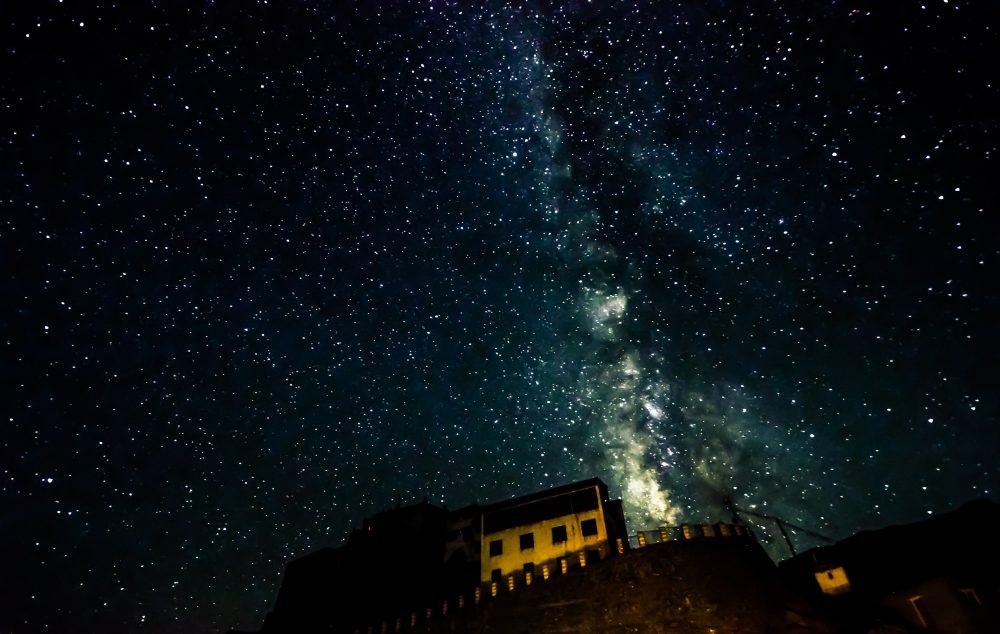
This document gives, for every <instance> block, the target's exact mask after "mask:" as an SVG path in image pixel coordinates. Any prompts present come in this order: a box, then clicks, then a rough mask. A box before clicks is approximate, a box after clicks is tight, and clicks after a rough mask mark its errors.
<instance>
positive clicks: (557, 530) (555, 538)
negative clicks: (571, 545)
mask: <svg viewBox="0 0 1000 634" xmlns="http://www.w3.org/2000/svg"><path fill="white" fill-rule="evenodd" d="M566 540H567V537H566V525H565V524H563V525H562V526H553V527H552V543H553V544H561V543H563V542H565V541H566Z"/></svg>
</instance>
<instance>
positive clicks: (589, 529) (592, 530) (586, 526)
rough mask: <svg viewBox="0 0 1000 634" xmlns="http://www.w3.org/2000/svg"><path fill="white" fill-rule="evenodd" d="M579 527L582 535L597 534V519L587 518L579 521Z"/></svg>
mask: <svg viewBox="0 0 1000 634" xmlns="http://www.w3.org/2000/svg"><path fill="white" fill-rule="evenodd" d="M580 528H581V529H582V530H583V536H584V537H590V536H591V535H596V534H597V520H596V519H589V520H583V521H582V522H580Z"/></svg>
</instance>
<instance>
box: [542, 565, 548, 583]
mask: <svg viewBox="0 0 1000 634" xmlns="http://www.w3.org/2000/svg"><path fill="white" fill-rule="evenodd" d="M542 579H543V580H544V581H548V580H549V565H548V564H545V565H543V566H542Z"/></svg>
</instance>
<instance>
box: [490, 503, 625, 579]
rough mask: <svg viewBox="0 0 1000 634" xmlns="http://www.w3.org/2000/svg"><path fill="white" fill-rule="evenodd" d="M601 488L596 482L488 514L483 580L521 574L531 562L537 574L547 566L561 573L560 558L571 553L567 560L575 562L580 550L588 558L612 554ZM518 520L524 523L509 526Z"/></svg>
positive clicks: (528, 567)
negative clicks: (590, 485)
mask: <svg viewBox="0 0 1000 634" xmlns="http://www.w3.org/2000/svg"><path fill="white" fill-rule="evenodd" d="M581 493H582V495H581ZM600 493H601V492H600V490H599V489H598V487H597V486H593V487H588V488H587V489H584V490H582V491H574V492H568V493H565V494H563V495H562V496H554V497H553V498H548V499H544V500H538V501H534V502H530V503H527V504H523V505H515V506H512V507H510V508H505V509H501V510H500V511H499V512H498V513H497V514H496V516H495V519H494V521H491V517H490V516H489V515H488V514H487V515H484V518H483V527H484V528H483V530H484V532H483V537H482V540H483V541H482V555H481V556H482V560H481V581H491V580H492V581H500V580H502V579H504V578H506V577H508V576H509V575H511V574H514V575H517V576H521V575H523V574H524V571H525V569H526V566H527V569H528V570H531V571H532V572H533V574H534V575H535V576H536V577H538V578H541V576H542V567H543V566H548V568H549V571H550V573H551V574H553V575H557V574H559V572H560V564H559V560H560V559H561V558H563V557H566V558H571V561H568V565H569V566H573V567H575V566H578V565H579V562H578V559H579V555H580V553H584V557H585V558H589V559H588V563H592V562H593V561H595V560H596V559H597V558H600V559H605V558H606V557H607V556H608V554H609V547H608V533H607V523H606V521H605V518H604V512H605V510H604V503H603V500H602V499H601V497H602V496H601V494H600ZM591 494H592V499H593V502H591V501H590V500H591ZM563 498H565V499H563ZM591 506H592V507H593V508H587V507H591ZM583 509H586V510H583ZM565 511H569V512H565ZM501 513H502V514H503V515H501ZM557 513H562V514H557ZM545 515H553V516H551V517H545ZM516 521H522V522H524V523H522V524H517V525H515V526H508V524H511V523H514V522H516ZM497 571H499V572H497ZM498 577H499V578H498Z"/></svg>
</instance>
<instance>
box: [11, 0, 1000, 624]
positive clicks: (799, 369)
mask: <svg viewBox="0 0 1000 634" xmlns="http://www.w3.org/2000/svg"><path fill="white" fill-rule="evenodd" d="M8 4H10V5H11V6H6V5H5V6H4V8H3V10H2V11H0V16H2V29H3V30H2V32H0V37H2V57H0V64H2V71H3V72H2V77H3V81H2V88H0V132H2V136H0V148H2V149H0V151H2V168H3V169H2V170H0V204H2V208H3V210H4V213H3V222H2V225H0V257H2V264H3V270H4V272H5V274H4V275H3V276H2V282H3V287H2V290H3V297H4V310H3V312H2V313H0V315H2V317H0V326H2V333H3V346H4V354H3V363H2V365H0V367H2V381H3V392H4V398H3V401H4V404H5V406H6V407H5V409H6V411H7V413H6V414H5V416H4V419H5V420H4V423H3V425H4V427H3V433H2V434H0V448H2V453H0V509H2V510H0V558H2V561H3V562H4V565H3V572H2V574H0V630H3V631H5V632H7V631H10V632H42V631H49V632H71V631H72V632H82V631H93V632H98V631H100V632H116V631H122V632H124V631H128V632H136V631H149V632H185V633H190V632H206V633H207V632H217V631H220V630H224V629H227V628H229V627H243V628H255V627H257V626H259V624H260V622H261V619H262V618H263V615H264V613H265V612H266V611H267V610H268V608H269V607H270V605H271V602H272V601H273V600H274V597H275V593H276V590H277V586H278V583H279V582H280V578H281V573H282V570H283V566H284V564H285V563H286V562H287V561H289V560H290V559H291V558H294V557H296V556H300V555H302V554H304V553H306V552H309V551H311V550H313V549H316V548H319V547H322V546H334V545H338V544H339V543H341V542H342V540H343V539H344V538H345V536H346V534H347V532H348V531H349V529H350V528H351V527H354V526H357V525H359V523H360V521H361V519H362V518H363V517H364V516H367V515H371V514H373V513H375V512H378V511H380V510H383V509H385V508H388V507H390V506H392V505H394V504H396V503H404V504H406V503H412V502H415V501H419V500H421V499H423V497H424V496H427V497H428V499H429V500H430V501H431V502H434V503H437V504H447V505H448V506H449V507H451V508H457V507H459V506H461V505H464V504H467V503H470V502H473V501H490V500H496V499H503V498H506V497H509V496H513V495H519V494H523V493H528V492H530V491H534V490H537V489H540V488H544V487H549V486H555V485H558V484H563V483H566V482H569V481H572V480H576V479H582V478H585V477H591V476H598V477H601V478H604V479H605V480H606V481H607V482H608V483H609V485H610V486H611V491H612V494H613V495H615V496H621V497H623V498H624V500H625V505H626V512H627V515H628V520H629V522H630V527H631V529H632V530H638V529H640V528H651V527H653V526H657V525H659V524H661V523H664V522H666V523H676V522H681V521H692V522H693V521H702V520H718V519H724V518H725V517H726V515H725V513H724V511H723V508H722V505H721V499H722V497H723V496H725V495H731V496H733V497H734V499H735V500H736V502H737V504H738V505H740V506H743V507H745V508H750V509H756V510H757V511H759V512H763V513H769V514H774V515H778V516H781V517H783V518H785V519H787V520H789V521H791V522H794V523H797V524H799V525H802V526H805V527H809V528H810V529H811V530H814V531H817V532H819V533H824V534H827V535H830V536H832V537H834V538H841V537H845V536H847V535H850V534H852V533H854V532H856V531H858V530H860V529H865V528H875V527H880V526H884V525H886V524H889V523H893V522H902V521H912V520H916V519H920V518H922V517H926V516H927V515H928V514H932V513H936V512H942V511H945V510H949V509H952V508H954V507H956V506H957V505H959V504H960V503H962V502H964V501H966V500H969V499H971V498H977V497H993V498H996V495H997V492H996V490H997V486H998V477H1000V471H998V461H997V459H996V455H997V452H998V450H1000V427H998V425H997V423H996V421H997V417H998V397H997V394H998V393H1000V389H998V388H1000V379H998V374H997V370H996V365H997V360H998V359H1000V335H998V328H997V324H998V323H1000V294H998V282H997V280H998V279H1000V240H998V225H1000V223H998V222H997V220H996V216H997V213H998V210H997V205H996V201H997V196H996V191H995V187H996V181H997V175H998V174H1000V165H998V156H1000V149H998V132H1000V130H998V113H1000V98H998V97H1000V79H998V76H997V73H996V65H995V62H993V61H992V60H993V59H994V57H995V54H996V50H997V43H998V29H1000V20H998V17H1000V16H998V8H997V6H998V5H997V4H996V3H995V2H966V1H964V0H950V1H948V0H933V1H927V2H924V3H921V2H911V3H903V2H876V3H872V2H860V1H855V2H833V1H829V2H817V3H811V4H810V3H805V4H804V3H796V2H791V3H788V2H750V3H741V2H732V3H730V2H723V1H721V0H717V1H709V2H704V1H700V0H699V1H697V2H676V3H664V2H660V1H652V0H650V1H645V2H628V3H624V2H604V1H597V0H595V1H593V2H585V1H583V0H578V1H566V2H518V3H513V2H510V3H503V2H494V1H492V0H483V1H480V2H475V3H474V2H464V1H462V2H458V1H451V2H442V1H438V0H431V1H423V2H402V1H389V2H381V1H379V2H376V1H368V0H356V1H353V2H352V1H348V2H316V1H306V0H288V1H278V0H271V1H270V2H264V1H261V2H249V1H248V2H235V1H229V0H227V1H219V2H211V1H209V2H201V3H196V2H153V1H150V2H144V3H137V2H118V3H111V2H98V1H95V2H62V0H59V1H54V0H44V1H43V0H39V1H37V2H22V3H8ZM991 201H993V202H991ZM757 528H758V532H759V533H760V535H761V538H762V540H764V541H766V542H767V543H768V547H769V549H770V551H771V554H772V555H773V556H775V557H784V556H786V552H785V551H784V550H783V549H784V544H783V542H782V541H781V539H780V537H779V536H777V535H776V534H775V531H774V527H773V526H770V525H768V524H766V523H761V524H760V525H759V526H758V527H757ZM796 539H797V540H798V542H799V544H800V545H801V546H802V547H806V546H809V545H812V544H813V543H814V542H812V541H810V539H811V538H809V537H808V536H806V535H797V536H796Z"/></svg>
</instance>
